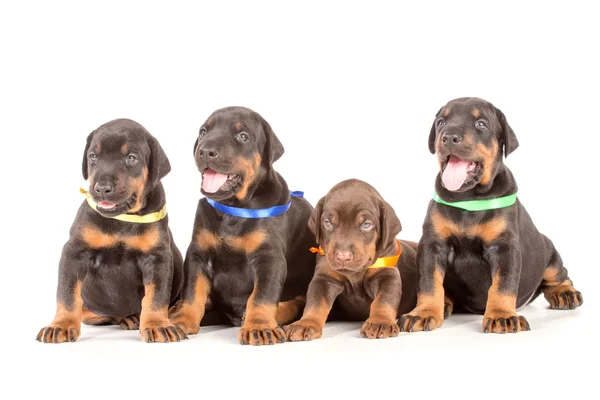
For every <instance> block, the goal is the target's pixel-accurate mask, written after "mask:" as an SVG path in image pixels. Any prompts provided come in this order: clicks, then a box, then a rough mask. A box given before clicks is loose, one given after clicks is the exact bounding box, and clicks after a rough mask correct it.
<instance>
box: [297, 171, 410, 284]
mask: <svg viewBox="0 0 600 400" xmlns="http://www.w3.org/2000/svg"><path fill="white" fill-rule="evenodd" d="M308 226H309V228H310V229H311V230H312V231H313V233H314V234H315V236H316V238H317V241H318V243H319V244H320V246H321V247H322V248H323V251H324V252H325V257H326V259H327V262H328V263H329V265H330V266H331V268H332V269H334V270H335V271H338V272H340V273H349V274H352V273H356V272H359V271H361V270H364V269H365V268H368V267H369V266H371V265H372V264H373V263H374V262H375V260H376V259H377V258H378V257H380V256H381V254H382V253H383V251H384V250H385V249H386V248H387V247H389V246H390V245H391V244H392V243H393V242H394V240H395V238H396V235H397V234H398V233H399V232H400V231H401V230H402V226H401V225H400V220H399V219H398V217H397V216H396V213H395V212H394V210H393V209H392V207H391V206H390V205H389V204H388V203H387V202H386V201H385V200H383V198H382V197H381V195H380V194H379V193H378V192H377V190H375V188H373V187H372V186H371V185H369V184H368V183H366V182H363V181H360V180H357V179H350V180H346V181H343V182H340V183H338V184H337V185H335V186H334V187H333V188H332V189H331V190H330V191H329V193H327V195H326V196H325V197H323V198H321V200H319V202H318V204H317V206H316V207H315V209H314V210H313V213H312V215H311V217H310V219H309V222H308Z"/></svg>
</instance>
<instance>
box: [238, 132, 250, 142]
mask: <svg viewBox="0 0 600 400" xmlns="http://www.w3.org/2000/svg"><path fill="white" fill-rule="evenodd" d="M237 140H239V141H240V142H244V143H246V142H247V141H248V140H250V136H248V134H247V133H246V132H240V133H238V134H237Z"/></svg>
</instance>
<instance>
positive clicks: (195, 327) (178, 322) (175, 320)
mask: <svg viewBox="0 0 600 400" xmlns="http://www.w3.org/2000/svg"><path fill="white" fill-rule="evenodd" d="M169 320H170V321H171V324H173V325H175V326H177V327H178V328H179V329H181V330H183V332H185V333H186V334H188V335H195V334H196V333H198V331H199V330H200V318H198V313H197V312H195V311H194V310H192V309H191V308H187V307H185V306H182V307H179V308H171V309H170V310H169Z"/></svg>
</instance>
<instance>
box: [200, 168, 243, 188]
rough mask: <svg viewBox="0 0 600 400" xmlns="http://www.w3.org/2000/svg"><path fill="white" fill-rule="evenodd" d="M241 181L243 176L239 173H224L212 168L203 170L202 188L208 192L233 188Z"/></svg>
mask: <svg viewBox="0 0 600 400" xmlns="http://www.w3.org/2000/svg"><path fill="white" fill-rule="evenodd" d="M241 181H242V177H241V176H240V175H237V174H223V173H220V172H217V171H215V170H214V169H210V168H206V169H205V170H204V171H203V172H202V190H203V191H204V192H206V193H216V192H218V191H222V192H225V191H228V190H231V189H232V188H233V187H234V186H235V185H236V184H238V183H240V182H241Z"/></svg>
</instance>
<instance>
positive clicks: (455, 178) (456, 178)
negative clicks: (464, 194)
mask: <svg viewBox="0 0 600 400" xmlns="http://www.w3.org/2000/svg"><path fill="white" fill-rule="evenodd" d="M471 169H472V166H471V163H470V162H468V161H463V160H461V159H460V158H458V157H456V156H450V160H449V161H448V165H447V166H446V169H445V170H444V173H443V174H442V182H444V186H446V189H448V190H452V191H455V190H458V189H460V187H461V186H462V184H463V183H465V180H466V179H467V172H468V171H469V170H471Z"/></svg>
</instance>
